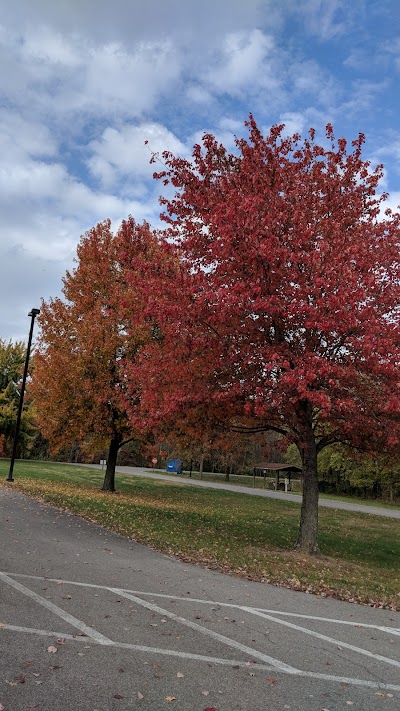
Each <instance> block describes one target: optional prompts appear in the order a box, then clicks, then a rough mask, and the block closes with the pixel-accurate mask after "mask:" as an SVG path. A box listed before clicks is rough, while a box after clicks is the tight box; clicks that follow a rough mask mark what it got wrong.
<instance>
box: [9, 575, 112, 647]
mask: <svg viewBox="0 0 400 711" xmlns="http://www.w3.org/2000/svg"><path fill="white" fill-rule="evenodd" d="M0 580H2V581H3V582H4V583H6V584H7V585H10V586H11V587H13V588H14V589H15V590H18V592H20V593H22V594H23V595H26V596H27V597H30V598H31V599H32V600H35V602H37V603H39V605H42V606H43V607H45V608H47V610H50V612H53V613H54V614H55V615H57V617H61V619H62V620H64V622H68V624H70V625H72V627H76V628H77V629H78V630H80V631H81V632H83V633H84V634H86V635H87V636H88V637H92V638H93V639H95V640H96V642H98V643H99V644H111V643H112V642H111V640H110V639H108V637H104V635H102V634H100V632H97V631H96V630H95V629H93V628H92V627H88V625H85V623H84V622H82V621H81V620H78V619H77V618H76V617H73V615H70V614H69V613H68V612H65V610H62V609H61V607H57V605H54V603H52V602H50V600H46V599H45V598H44V597H41V596H40V595H38V594H37V593H35V592H33V590H29V588H26V587H25V585H21V583H17V581H16V580H13V579H12V578H10V577H9V576H8V575H6V574H5V573H0Z"/></svg>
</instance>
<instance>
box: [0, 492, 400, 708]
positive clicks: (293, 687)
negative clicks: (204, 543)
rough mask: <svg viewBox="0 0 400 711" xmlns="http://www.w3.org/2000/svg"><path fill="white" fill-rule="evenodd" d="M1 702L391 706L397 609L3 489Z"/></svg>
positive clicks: (399, 629) (398, 701)
mask: <svg viewBox="0 0 400 711" xmlns="http://www.w3.org/2000/svg"><path fill="white" fill-rule="evenodd" d="M0 521H1V536H2V545H1V554H0V652H1V654H0V709H2V707H3V708H4V711H23V710H25V709H39V710H42V711H44V710H46V711H50V710H51V711H61V709H62V710H63V711H65V710H67V711H68V710H71V711H74V710H75V709H76V710H78V709H84V710H85V711H109V710H112V711H114V709H115V710H117V709H119V710H121V711H125V710H127V709H143V710H150V709H151V710H152V711H157V710H158V709H164V708H165V709H168V708H171V709H177V710H178V711H205V710H207V711H210V710H211V709H214V710H217V711H233V710H236V711H238V710H242V709H243V710H244V709H246V710H247V709H251V710H252V711H268V710H269V709H271V711H272V710H274V711H276V710H277V711H279V709H292V710H293V711H326V710H327V711H337V710H338V709H345V708H346V709H347V708H352V709H354V711H355V710H356V709H357V710H359V711H361V710H362V711H370V710H374V709H385V710H386V709H393V711H395V710H396V709H398V708H400V614H399V613H395V612H390V611H387V610H375V609H371V608H368V607H364V606H359V605H355V604H349V603H344V602H339V601H335V600H333V599H328V598H320V597H315V596H312V595H306V594H304V593H299V592H294V591H291V590H286V589H283V588H277V587H273V586H269V585H265V584H260V583H251V582H248V581H245V580H241V579H237V578H234V577H230V576H225V575H222V574H220V573H216V572H213V571H209V570H205V569H202V568H200V567H197V566H192V565H188V564H187V563H184V562H181V561H179V560H176V559H174V558H170V557H168V556H165V555H162V554H160V553H158V552H157V551H154V550H151V549H150V548H147V547H145V546H142V545H139V544H137V543H135V542H134V541H131V540H128V539H124V538H122V537H120V536H118V535H115V534H112V533H110V532H108V531H107V530H105V529H103V528H101V527H100V526H97V525H95V524H91V523H90V522H86V521H83V520H81V519H79V518H78V517H76V516H72V515H70V514H67V513H65V512H62V511H59V510H57V509H55V508H52V507H50V506H48V505H45V504H41V503H38V502H35V501H33V500H31V499H29V498H27V497H25V496H24V495H21V494H19V493H17V492H13V491H12V490H10V489H9V488H1V489H0Z"/></svg>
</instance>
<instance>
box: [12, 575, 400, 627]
mask: <svg viewBox="0 0 400 711" xmlns="http://www.w3.org/2000/svg"><path fill="white" fill-rule="evenodd" d="M6 575H9V576H10V577H13V578H28V579H31V580H45V581H47V582H49V583H57V584H58V585H61V584H62V585H76V586H78V587H84V588H96V589H98V590H109V588H108V586H107V585H96V584H95V583H80V582H77V581H75V580H61V579H60V578H47V577H43V576H39V575H28V574H26V573H6ZM121 589H122V588H121ZM123 590H124V592H128V593H130V594H131V595H139V596H143V597H144V596H145V597H159V598H163V599H165V600H178V601H182V602H197V603H200V604H202V605H218V606H219V607H230V608H233V609H235V610H245V609H247V608H248V605H238V604H235V603H231V602H217V601H215V600H202V599H201V598H196V597H191V598H188V597H180V596H179V595H167V594H166V593H153V592H151V593H150V592H146V591H142V590H129V589H126V588H123ZM249 609H251V610H258V611H259V612H264V613H266V614H270V615H281V616H282V617H298V618H301V619H305V620H314V621H315V622H331V623H332V624H336V625H348V626H350V627H362V628H366V629H374V630H380V631H381V632H388V633H392V634H395V635H400V628H398V627H387V626H385V625H371V624H367V623H366V622H356V621H355V620H339V619H335V618H332V617H318V616H317V615H303V614H301V613H299V612H285V611H281V610H270V609H268V608H264V607H252V608H249Z"/></svg>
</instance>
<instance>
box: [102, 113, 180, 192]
mask: <svg viewBox="0 0 400 711" xmlns="http://www.w3.org/2000/svg"><path fill="white" fill-rule="evenodd" d="M145 141H147V142H148V143H147V144H145ZM89 149H90V150H91V151H92V156H91V157H90V158H89V160H88V165H89V167H90V170H91V171H92V173H93V175H95V176H96V177H97V178H99V179H100V180H101V182H102V183H103V185H112V184H113V183H114V182H115V181H117V180H118V179H119V178H120V177H122V176H127V177H129V178H130V182H132V183H133V182H134V181H135V180H137V179H142V178H146V179H148V180H150V179H151V178H152V175H153V172H154V170H155V168H154V165H150V158H151V154H152V153H159V154H161V153H162V152H163V151H171V152H172V153H174V154H177V155H180V156H184V155H187V152H188V151H187V148H186V147H185V146H184V145H183V143H182V142H181V141H180V140H179V139H178V138H177V137H176V136H175V135H174V134H173V133H172V132H171V131H169V130H168V129H167V128H165V126H162V125H161V124H159V123H142V124H140V125H138V126H134V125H131V124H125V125H123V126H122V127H120V128H118V129H117V128H112V127H108V128H106V129H105V131H103V134H102V136H101V138H100V139H99V140H95V141H92V142H91V143H90V145H89Z"/></svg>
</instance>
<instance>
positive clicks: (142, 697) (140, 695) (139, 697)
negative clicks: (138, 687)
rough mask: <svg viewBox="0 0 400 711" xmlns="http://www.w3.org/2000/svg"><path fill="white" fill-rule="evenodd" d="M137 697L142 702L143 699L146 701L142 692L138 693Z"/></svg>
mask: <svg viewBox="0 0 400 711" xmlns="http://www.w3.org/2000/svg"><path fill="white" fill-rule="evenodd" d="M137 697H138V699H140V700H141V699H144V696H143V694H141V693H140V691H138V692H137Z"/></svg>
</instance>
